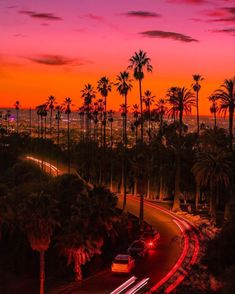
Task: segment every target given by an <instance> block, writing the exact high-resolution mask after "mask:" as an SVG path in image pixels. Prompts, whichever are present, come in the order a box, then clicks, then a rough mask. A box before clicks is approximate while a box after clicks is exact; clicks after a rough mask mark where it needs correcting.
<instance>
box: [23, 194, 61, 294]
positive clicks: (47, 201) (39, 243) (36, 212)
mask: <svg viewBox="0 0 235 294" xmlns="http://www.w3.org/2000/svg"><path fill="white" fill-rule="evenodd" d="M57 213H58V211H57V202H56V201H55V200H54V199H53V197H52V196H51V195H48V194H44V193H43V192H41V193H39V194H31V195H30V196H29V197H26V198H25V200H24V201H23V203H22V205H21V207H20V209H19V213H18V215H19V223H20V226H21V228H22V230H23V231H24V232H25V234H26V235H27V238H28V241H29V243H30V246H31V248H32V249H33V250H35V251H38V252H39V253H40V294H44V288H45V286H44V285H45V252H46V251H47V249H48V247H49V245H50V242H51V236H52V234H53V231H54V228H55V227H56V226H58V222H57Z"/></svg>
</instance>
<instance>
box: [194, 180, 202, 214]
mask: <svg viewBox="0 0 235 294" xmlns="http://www.w3.org/2000/svg"><path fill="white" fill-rule="evenodd" d="M200 192H201V190H200V185H199V184H198V183H196V195H195V208H196V209H198V205H199V201H200Z"/></svg>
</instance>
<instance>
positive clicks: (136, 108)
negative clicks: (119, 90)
mask: <svg viewBox="0 0 235 294" xmlns="http://www.w3.org/2000/svg"><path fill="white" fill-rule="evenodd" d="M132 110H133V116H134V123H133V127H134V130H135V145H137V142H138V127H139V123H140V122H139V114H140V112H139V105H138V104H134V105H133V106H132Z"/></svg>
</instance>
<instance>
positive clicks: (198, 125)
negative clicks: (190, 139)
mask: <svg viewBox="0 0 235 294" xmlns="http://www.w3.org/2000/svg"><path fill="white" fill-rule="evenodd" d="M198 99H199V97H198V91H197V97H196V103H197V134H198V135H199V131H200V123H199V101H198Z"/></svg>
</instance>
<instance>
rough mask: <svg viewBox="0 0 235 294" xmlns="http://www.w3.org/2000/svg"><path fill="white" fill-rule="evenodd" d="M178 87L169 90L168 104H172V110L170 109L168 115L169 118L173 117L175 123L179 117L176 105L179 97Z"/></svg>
mask: <svg viewBox="0 0 235 294" xmlns="http://www.w3.org/2000/svg"><path fill="white" fill-rule="evenodd" d="M178 89H179V88H178V87H171V88H169V89H168V90H167V94H166V96H167V102H168V103H169V104H170V106H171V107H170V108H169V109H168V115H169V117H171V118H172V119H173V121H174V124H175V121H176V119H177V118H178V115H179V111H178V109H177V105H176V99H177V97H178Z"/></svg>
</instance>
